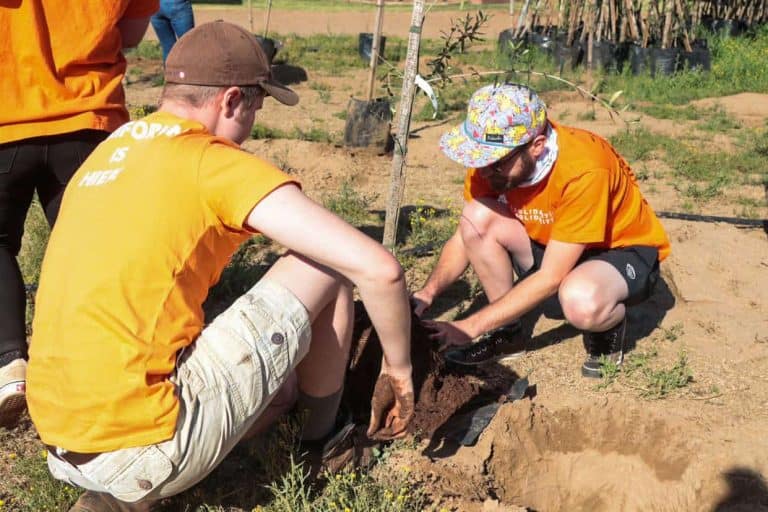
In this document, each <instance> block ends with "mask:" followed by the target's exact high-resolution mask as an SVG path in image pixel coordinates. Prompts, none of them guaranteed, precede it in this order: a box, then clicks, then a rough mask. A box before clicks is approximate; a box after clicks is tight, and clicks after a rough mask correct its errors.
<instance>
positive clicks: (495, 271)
mask: <svg viewBox="0 0 768 512" xmlns="http://www.w3.org/2000/svg"><path fill="white" fill-rule="evenodd" d="M459 229H460V232H461V237H462V240H463V241H464V247H465V248H466V250H467V257H468V258H469V262H470V264H471V265H472V269H473V270H474V271H475V273H476V274H477V277H478V279H479V280H480V283H481V284H482V285H483V290H484V291H485V294H486V296H487V297H488V302H493V301H495V300H497V299H499V298H500V297H502V296H503V295H504V294H506V293H507V292H508V291H509V290H510V289H512V285H513V283H514V272H513V266H512V260H511V259H510V255H511V256H512V258H513V259H514V260H515V262H516V263H517V265H518V267H520V268H523V269H528V268H530V267H531V266H532V265H533V263H534V262H533V253H532V251H531V241H530V238H528V234H527V233H526V231H525V227H524V226H523V225H522V223H521V222H520V221H518V220H517V219H515V218H514V217H512V216H511V215H510V214H509V210H508V209H507V206H506V205H504V204H502V203H500V202H498V201H494V200H492V199H476V200H473V201H471V202H469V203H467V205H466V206H465V207H464V210H463V211H462V214H461V219H460V220H459Z"/></svg>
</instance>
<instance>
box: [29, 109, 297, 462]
mask: <svg viewBox="0 0 768 512" xmlns="http://www.w3.org/2000/svg"><path fill="white" fill-rule="evenodd" d="M289 182H293V178H291V177H289V176H288V175H287V174H285V173H283V172H282V171H280V170H279V169H277V168H276V167H274V166H272V165H271V164H269V163H267V162H265V161H263V160H261V159H259V158H257V157H255V156H253V155H251V154H249V153H247V152H245V151H243V150H241V149H240V148H238V147H237V146H236V145H234V144H233V143H231V142H229V141H226V140H224V139H221V138H217V137H214V136H212V135H210V134H209V133H208V132H207V131H206V129H205V128H204V127H203V125H202V124H200V123H197V122H194V121H189V120H184V119H181V118H178V117H176V116H173V115H170V114H167V113H162V112H158V113H155V114H152V115H150V116H148V117H146V118H144V119H142V120H139V121H135V122H130V123H127V124H125V125H123V126H122V127H120V128H118V129H117V130H116V131H115V132H114V133H112V135H111V136H110V137H109V138H108V139H107V140H105V141H104V142H103V143H101V144H100V145H99V146H98V147H97V148H96V149H95V150H94V151H93V153H92V154H91V155H90V157H89V158H88V159H87V160H86V161H85V162H84V163H83V165H82V167H80V169H79V170H78V171H77V173H75V175H74V176H73V177H72V180H71V181H70V183H69V186H68V187H67V189H66V191H65V193H64V198H63V202H62V205H61V212H60V213H59V217H58V220H57V222H56V227H55V228H54V230H53V233H52V234H51V239H50V242H49V244H48V250H47V252H46V254H45V259H44V261H43V267H42V271H41V277H40V288H39V290H38V292H37V299H36V311H35V318H34V324H33V335H32V342H31V346H30V360H29V368H28V372H27V401H28V404H29V412H30V415H31V416H32V419H33V420H34V422H35V425H36V427H37V430H38V432H39V433H40V438H41V439H42V440H43V442H45V443H47V444H50V445H54V446H59V447H62V448H64V449H66V450H70V451H75V452H83V453H92V452H103V451H110V450H116V449H120V448H126V447H131V446H142V445H147V444H152V443H157V442H160V441H163V440H166V439H169V438H171V437H172V436H173V434H174V432H175V428H176V419H177V415H178V410H179V404H178V400H177V398H176V396H175V395H174V385H173V384H172V383H171V382H170V381H169V380H168V377H169V374H171V373H172V372H173V370H174V367H175V362H176V361H175V358H176V354H177V352H178V351H179V349H181V348H183V347H186V346H187V345H189V344H191V343H192V342H193V341H194V340H195V338H196V337H197V336H198V334H200V332H201V330H202V328H203V322H204V318H203V309H202V304H203V301H204V300H205V298H206V296H207V294H208V290H209V288H210V287H211V286H212V285H213V284H215V283H216V282H217V281H218V279H219V277H220V275H221V272H222V270H223V268H224V267H225V265H226V264H227V262H228V261H229V259H230V258H231V256H232V254H233V253H234V251H235V250H236V249H237V247H238V246H239V245H240V244H241V243H242V242H243V241H244V240H246V239H247V238H248V237H249V236H251V235H252V233H251V232H249V231H248V230H246V229H245V228H244V227H243V226H244V222H245V221H246V219H247V218H248V215H249V213H250V212H251V210H252V209H253V207H254V206H255V205H256V204H257V203H258V202H259V201H260V200H261V199H262V198H264V197H265V196H267V195H268V194H270V193H271V192H272V191H273V190H274V189H275V188H277V187H280V186H281V185H283V184H285V183H289Z"/></svg>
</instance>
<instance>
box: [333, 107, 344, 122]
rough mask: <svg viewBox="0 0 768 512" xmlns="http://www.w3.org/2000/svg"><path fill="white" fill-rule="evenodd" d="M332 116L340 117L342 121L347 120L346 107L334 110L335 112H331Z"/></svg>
mask: <svg viewBox="0 0 768 512" xmlns="http://www.w3.org/2000/svg"><path fill="white" fill-rule="evenodd" d="M333 117H335V118H336V119H341V120H342V121H346V120H347V111H346V109H345V110H340V111H338V112H336V113H335V114H333Z"/></svg>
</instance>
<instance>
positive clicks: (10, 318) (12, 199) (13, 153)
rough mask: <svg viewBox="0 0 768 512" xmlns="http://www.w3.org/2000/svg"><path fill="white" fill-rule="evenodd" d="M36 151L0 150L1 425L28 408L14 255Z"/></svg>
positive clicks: (23, 147)
mask: <svg viewBox="0 0 768 512" xmlns="http://www.w3.org/2000/svg"><path fill="white" fill-rule="evenodd" d="M39 154H40V150H39V148H38V147H37V146H35V145H34V144H27V143H26V142H25V141H22V142H19V143H15V144H7V145H4V146H0V424H2V425H4V426H11V425H13V424H15V423H16V421H17V420H18V417H19V415H20V413H21V412H22V411H23V409H24V406H25V404H26V402H25V400H24V391H25V381H26V359H27V335H26V325H25V322H24V318H25V313H26V305H27V300H26V292H25V289H24V281H23V279H22V275H21V270H20V269H19V264H18V262H17V261H16V256H17V255H18V253H19V250H20V248H21V239H22V236H23V234H24V220H25V218H26V216H27V210H28V209H29V205H30V203H31V201H32V195H33V193H34V174H35V172H36V171H37V169H38V168H39V166H40V164H41V162H40V160H39V159H38V155H39Z"/></svg>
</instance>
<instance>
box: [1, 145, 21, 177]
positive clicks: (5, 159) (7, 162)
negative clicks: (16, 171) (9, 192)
mask: <svg viewBox="0 0 768 512" xmlns="http://www.w3.org/2000/svg"><path fill="white" fill-rule="evenodd" d="M18 150H19V147H18V146H15V145H13V146H7V147H2V146H0V174H8V173H10V172H11V168H12V167H13V162H14V161H16V153H17V152H18Z"/></svg>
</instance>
